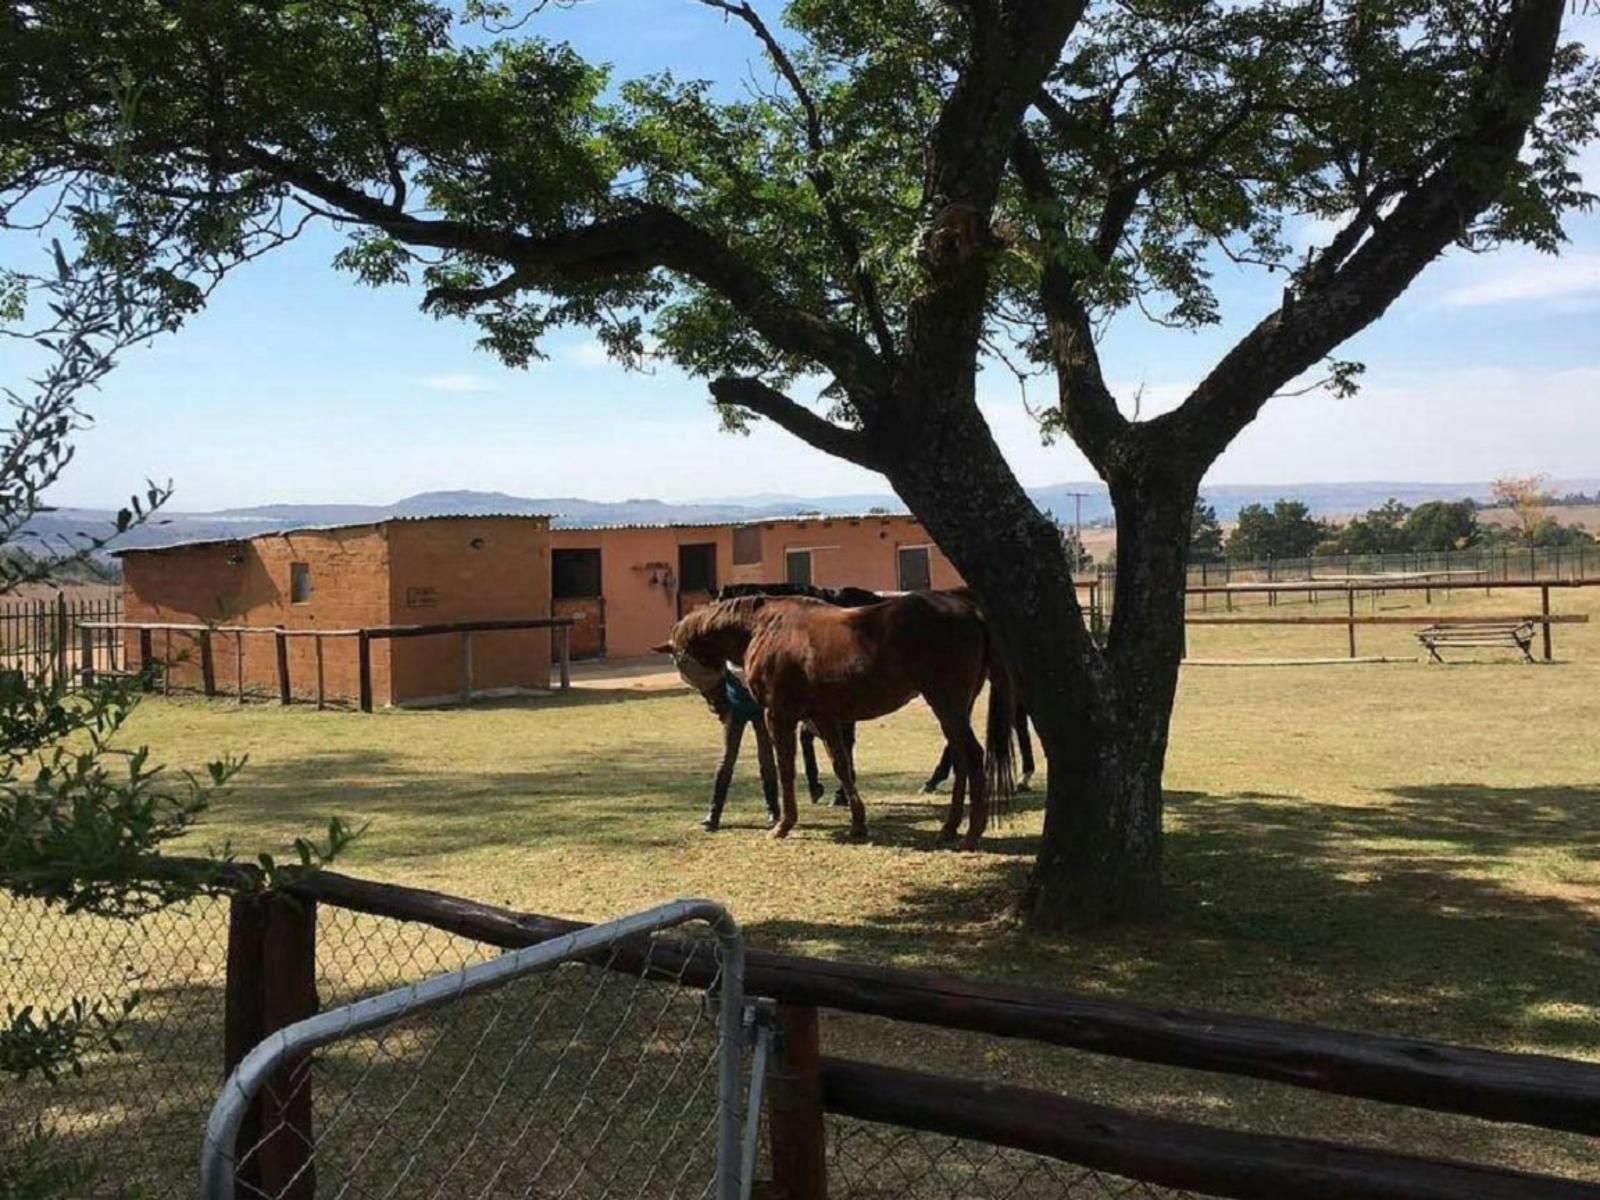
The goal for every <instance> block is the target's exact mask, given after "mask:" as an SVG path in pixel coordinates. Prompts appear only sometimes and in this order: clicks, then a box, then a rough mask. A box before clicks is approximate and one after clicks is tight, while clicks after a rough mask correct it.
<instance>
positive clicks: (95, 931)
mask: <svg viewBox="0 0 1600 1200" xmlns="http://www.w3.org/2000/svg"><path fill="white" fill-rule="evenodd" d="M227 937H228V905H227V902H226V901H225V900H217V899H209V898H203V899H197V900H193V901H190V902H188V903H186V904H182V905H179V906H176V907H173V908H168V909H165V910H163V911H161V912H157V913H154V914H151V915H149V916H145V917H141V918H139V919H138V920H135V921H121V920H116V919H114V918H110V917H97V916H89V915H85V914H81V913H80V914H68V913H64V912H62V911H61V910H60V909H59V908H47V907H46V906H45V905H44V904H42V903H40V902H38V901H33V900H19V899H17V898H15V897H12V896H10V895H8V894H5V893H3V892H0V1017H3V1016H5V1015H6V1013H7V1012H8V1010H9V1011H10V1012H20V1011H21V1010H22V1009H23V1008H24V1007H27V1006H30V1005H31V1006H33V1008H34V1009H35V1011H37V1012H45V1011H59V1010H61V1009H63V1008H65V1007H67V1006H69V1005H70V1004H71V1003H72V1001H73V1000H74V998H77V997H82V998H84V999H86V1000H87V1001H89V1002H91V1003H93V1002H95V1001H104V1002H105V1005H106V1008H107V1010H109V1011H113V1012H118V1011H120V1008H121V1004H122V1002H123V1000H124V999H125V998H127V997H130V996H135V995H136V996H137V1003H136V1004H135V1006H134V1007H133V1009H132V1010H131V1012H130V1013H129V1015H128V1018H127V1020H126V1021H125V1022H124V1023H123V1025H122V1027H121V1029H120V1031H119V1033H118V1041H119V1043H120V1046H121V1049H120V1050H112V1049H110V1048H109V1047H108V1046H105V1045H101V1046H99V1047H97V1048H96V1049H94V1050H93V1051H92V1052H91V1053H89V1054H88V1055H87V1056H86V1057H85V1058H84V1061H83V1063H82V1067H83V1070H82V1074H81V1075H74V1074H72V1073H70V1072H69V1073H65V1074H62V1075H61V1076H60V1077H59V1078H57V1079H56V1080H55V1081H53V1082H52V1081H49V1080H46V1079H43V1078H41V1077H40V1076H39V1075H37V1074H33V1075H29V1076H28V1077H26V1078H25V1079H23V1080H21V1081H18V1080H15V1079H11V1078H7V1079H5V1080H4V1081H3V1084H0V1159H4V1158H6V1157H7V1156H8V1155H12V1154H17V1153H19V1148H20V1147H21V1146H22V1145H23V1144H24V1143H26V1142H29V1141H36V1143H37V1145H36V1152H37V1153H38V1154H41V1155H42V1156H44V1158H45V1160H46V1161H48V1162H51V1163H57V1164H66V1163H73V1164H77V1165H80V1166H82V1165H85V1164H88V1165H91V1166H94V1167H97V1168H98V1170H96V1171H95V1173H94V1174H93V1176H92V1178H90V1179H89V1180H88V1181H86V1182H84V1183H83V1184H82V1185H81V1187H82V1189H83V1190H82V1191H75V1192H74V1193H73V1194H74V1195H84V1196H90V1197H98V1196H119V1195H132V1194H141V1195H146V1196H149V1197H151V1198H152V1200H159V1198H163V1197H169V1196H170V1197H179V1196H188V1195H192V1192H193V1178H192V1177H193V1165H192V1164H193V1162H194V1161H195V1158H196V1156H197V1155H198V1153H199V1132H200V1130H201V1128H202V1127H203V1126H204V1123H205V1114H206V1112H207V1111H208V1110H209V1108H210V1106H211V1101H212V1099H213V1098H214V1095H215V1091H216V1081H217V1080H218V1079H219V1078H220V1077H221V1075H222V1053H223V1037H222V1023H223V983H224V978H225V973H226V969H227ZM35 1135H37V1138H36V1139H35Z"/></svg>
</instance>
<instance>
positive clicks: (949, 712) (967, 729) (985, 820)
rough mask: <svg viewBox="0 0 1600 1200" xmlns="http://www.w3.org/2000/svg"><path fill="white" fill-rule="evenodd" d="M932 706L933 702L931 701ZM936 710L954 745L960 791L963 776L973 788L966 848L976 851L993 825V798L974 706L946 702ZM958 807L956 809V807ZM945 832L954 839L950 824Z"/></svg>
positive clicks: (948, 740)
mask: <svg viewBox="0 0 1600 1200" xmlns="http://www.w3.org/2000/svg"><path fill="white" fill-rule="evenodd" d="M929 703H930V704H932V699H931V698H930V699H929ZM933 711H934V713H935V715H937V716H938V718H939V727H940V728H941V729H943V730H944V736H945V740H946V741H947V742H949V743H950V749H951V752H952V753H953V754H954V755H955V763H956V789H957V790H960V788H961V783H962V780H963V777H965V781H966V784H967V786H968V787H970V788H971V789H972V817H971V819H970V820H969V821H968V822H967V840H966V844H965V848H966V849H968V850H976V849H977V848H978V841H979V839H981V838H982V837H983V831H984V829H985V828H987V827H988V824H989V796H988V790H987V788H986V786H985V780H984V776H983V745H982V743H980V742H979V741H978V738H977V735H975V734H974V733H973V732H972V722H971V705H970V703H968V704H950V703H948V702H943V701H942V700H941V703H939V704H937V705H933ZM952 808H954V806H952ZM955 816H956V820H957V821H959V820H960V815H959V810H958V809H956V810H955ZM945 829H946V831H947V832H948V833H949V834H950V836H954V832H955V831H954V830H953V829H951V828H950V824H949V821H948V820H947V821H946V822H945Z"/></svg>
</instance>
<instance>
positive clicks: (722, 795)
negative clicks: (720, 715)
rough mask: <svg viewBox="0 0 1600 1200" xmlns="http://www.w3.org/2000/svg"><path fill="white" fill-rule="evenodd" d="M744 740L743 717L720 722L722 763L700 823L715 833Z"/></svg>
mask: <svg viewBox="0 0 1600 1200" xmlns="http://www.w3.org/2000/svg"><path fill="white" fill-rule="evenodd" d="M743 741H744V718H743V717H736V716H732V715H730V716H729V717H728V719H727V720H726V721H724V722H723V723H722V764H721V765H720V766H719V767H717V776H716V778H715V779H714V780H713V781H712V784H711V807H710V809H708V810H707V812H706V819H705V820H703V821H701V822H700V824H701V825H703V826H704V827H705V831H706V832H707V833H715V832H716V831H717V828H718V827H719V826H720V825H721V824H722V806H723V805H725V804H727V802H728V785H729V784H731V783H732V782H733V766H734V764H735V763H736V762H738V761H739V744H740V743H741V742H743Z"/></svg>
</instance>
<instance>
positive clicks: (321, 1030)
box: [200, 900, 764, 1200]
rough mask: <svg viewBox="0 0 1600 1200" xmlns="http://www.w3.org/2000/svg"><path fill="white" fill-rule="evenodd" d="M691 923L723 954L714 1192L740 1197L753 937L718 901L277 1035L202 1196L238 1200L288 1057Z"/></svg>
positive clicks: (263, 1048) (599, 928)
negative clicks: (243, 1157)
mask: <svg viewBox="0 0 1600 1200" xmlns="http://www.w3.org/2000/svg"><path fill="white" fill-rule="evenodd" d="M691 921H703V922H704V923H705V924H707V925H709V926H710V927H711V929H712V930H713V932H715V934H716V936H717V942H718V944H719V946H720V947H721V951H722V970H721V983H720V988H721V991H720V995H719V997H718V1001H719V1015H718V1028H717V1041H718V1053H717V1058H718V1064H717V1065H718V1073H717V1163H716V1170H717V1176H716V1187H715V1190H714V1195H715V1196H716V1197H717V1200H740V1198H741V1195H742V1187H743V1181H742V1180H741V1178H740V1176H741V1174H742V1167H743V1162H742V1161H741V1160H743V1159H744V1158H745V1157H746V1156H745V1154H744V1147H743V1145H742V1142H743V1136H742V1119H741V1111H740V1110H741V1108H742V1105H741V1103H740V1101H741V1095H740V1093H741V1083H742V1080H743V1067H744V1063H743V1055H744V1036H745V1028H744V1022H745V1011H744V935H743V933H742V932H741V931H740V929H739V924H738V922H737V921H735V920H734V919H733V916H732V914H730V913H729V912H728V910H727V909H725V908H724V907H723V906H722V905H720V904H717V903H716V902H715V901H711V900H677V901H673V902H672V903H670V904H662V905H659V906H657V907H655V908H651V909H647V910H645V911H644V912H639V913H634V914H633V915H632V916H627V917H622V918H619V919H618V920H615V921H607V922H606V923H604V924H602V925H591V926H589V927H588V928H587V929H580V930H578V931H577V932H575V933H570V934H567V935H565V936H563V937H559V938H555V939H553V940H551V941H548V942H540V943H539V944H538V945H536V946H528V947H525V948H524V949H521V950H515V951H512V952H511V953H510V954H505V955H502V956H501V957H499V958H496V959H492V960H490V961H489V962H486V963H478V964H476V965H475V966H470V967H466V968H463V969H462V970H460V971H453V972H451V973H450V974H449V975H438V976H435V977H434V978H432V979H426V980H424V981H422V982H421V983H413V984H407V985H406V986H405V987H400V988H395V989H394V990H393V991H389V992H384V993H382V994H380V995H377V996H371V997H369V998H367V999H365V1000H358V1001H356V1002H355V1003H354V1004H347V1005H344V1006H343V1007H341V1008H335V1009H330V1010H329V1011H327V1012H322V1013H318V1014H317V1015H316V1016H314V1017H307V1018H306V1019H305V1020H303V1021H296V1022H295V1023H294V1024H292V1025H287V1026H285V1027H284V1028H283V1029H280V1030H278V1032H276V1033H274V1034H271V1035H270V1036H268V1037H267V1038H266V1039H265V1040H263V1041H262V1042H261V1043H260V1044H259V1045H257V1046H256V1047H255V1048H254V1049H253V1050H251V1051H250V1053H248V1054H247V1055H245V1056H244V1058H243V1059H242V1060H241V1061H240V1063H239V1065H238V1066H237V1067H235V1068H234V1070H233V1073H232V1074H231V1075H229V1077H228V1079H227V1081H226V1082H225V1083H224V1084H223V1087H222V1093H221V1095H219V1096H218V1097H217V1102H216V1104H215V1105H213V1106H212V1109H211V1115H210V1117H209V1118H208V1119H207V1121H206V1134H205V1141H204V1143H203V1145H202V1146H201V1149H200V1197H201V1200H234V1168H235V1158H234V1155H235V1141H236V1139H237V1138H238V1135H239V1128H240V1126H241V1125H242V1124H243V1121H244V1117H245V1114H246V1112H247V1111H248V1110H249V1108H250V1105H251V1103H252V1102H253V1101H254V1100H255V1097H256V1094H257V1093H258V1092H259V1091H260V1090H261V1088H262V1087H263V1086H264V1085H265V1084H266V1082H267V1080H268V1079H270V1078H271V1077H272V1075H273V1073H274V1072H275V1071H276V1070H277V1069H278V1068H279V1067H280V1066H282V1065H283V1063H284V1062H285V1060H287V1059H290V1058H293V1057H296V1056H299V1055H303V1054H306V1053H307V1052H309V1051H312V1050H317V1049H320V1048H321V1047H323V1046H326V1045H329V1044H330V1043H332V1042H336V1041H338V1040H340V1039H341V1038H345V1037H350V1036H352V1035H355V1034H360V1033H365V1032H367V1031H368V1030H371V1029H376V1028H378V1027H380V1026H383V1025H387V1024H390V1023H392V1022H394V1021H397V1020H399V1019H400V1018H401V1017H405V1016H410V1015H412V1014H414V1013H417V1012H420V1011H425V1010H427V1009H431V1008H439V1007H441V1006H442V1005H445V1004H449V1003H450V1002H451V1001H452V1000H456V999H459V998H460V997H462V996H469V995H473V994H475V993H477V992H482V991H487V990H488V989H490V988H494V987H498V986H499V985H501V984H504V983H509V982H510V981H512V980H514V979H518V978H520V977H522V976H524V975H531V974H533V973H534V972H536V971H541V970H545V969H547V968H549V967H553V966H558V965H560V964H561V963H565V962H570V961H573V960H575V959H581V958H584V957H586V956H587V955H589V954H592V953H594V952H595V951H597V950H603V949H605V948H606V947H607V946H610V945H613V944H615V943H617V942H620V941H626V940H628V939H630V938H637V937H644V936H648V935H650V934H654V933H660V932H661V931H662V930H666V929H672V928H675V927H677V926H679V925H684V924H687V923H689V922H691ZM763 1057H764V1056H763Z"/></svg>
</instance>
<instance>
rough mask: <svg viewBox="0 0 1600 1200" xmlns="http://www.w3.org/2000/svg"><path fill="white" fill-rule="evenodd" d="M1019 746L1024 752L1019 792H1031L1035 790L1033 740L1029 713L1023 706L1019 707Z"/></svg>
mask: <svg viewBox="0 0 1600 1200" xmlns="http://www.w3.org/2000/svg"><path fill="white" fill-rule="evenodd" d="M1017 745H1018V746H1019V747H1020V748H1021V750H1022V779H1021V781H1020V782H1019V783H1018V784H1017V791H1019V792H1030V791H1032V790H1033V787H1032V783H1033V739H1032V738H1031V737H1029V736H1028V713H1027V710H1026V709H1024V708H1023V707H1022V705H1020V704H1019V705H1017Z"/></svg>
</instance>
